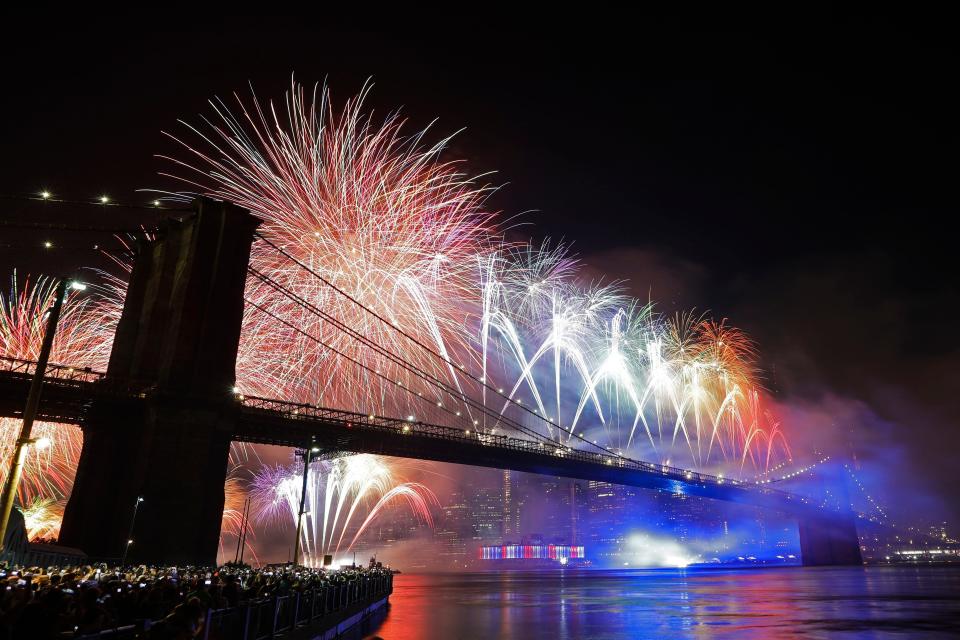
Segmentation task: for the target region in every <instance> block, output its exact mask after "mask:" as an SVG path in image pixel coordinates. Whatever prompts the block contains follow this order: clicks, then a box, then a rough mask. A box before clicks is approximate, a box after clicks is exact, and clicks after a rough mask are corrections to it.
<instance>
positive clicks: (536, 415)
mask: <svg viewBox="0 0 960 640" xmlns="http://www.w3.org/2000/svg"><path fill="white" fill-rule="evenodd" d="M254 236H256V237H257V238H259V239H260V240H263V242H265V243H266V244H267V245H269V246H270V247H272V248H273V249H274V250H275V251H277V252H278V253H280V254H281V255H282V256H284V257H285V258H287V259H288V260H290V261H291V262H293V263H294V264H295V265H297V266H298V267H300V268H301V269H303V270H304V271H306V272H307V273H309V274H310V275H312V276H313V277H315V278H317V279H318V280H320V281H321V282H322V283H323V284H325V285H326V286H328V287H330V289H331V290H333V291H334V292H335V293H337V294H339V295H341V296H343V297H344V298H346V299H347V300H349V301H350V302H352V303H353V304H354V305H356V306H358V307H359V308H360V309H362V310H363V311H365V312H366V313H368V314H369V315H371V316H373V317H374V318H376V319H377V320H378V321H380V322H381V323H383V324H384V325H385V326H387V327H389V328H390V329H392V330H393V331H396V332H397V333H399V334H400V335H402V336H403V337H405V338H406V339H407V340H409V341H411V342H412V343H413V344H415V345H416V346H418V347H420V348H421V349H423V350H424V351H426V352H427V353H428V354H430V355H431V356H433V357H434V358H436V359H438V360H440V361H441V362H443V363H444V364H446V365H448V366H450V367H451V368H452V369H453V370H454V371H457V370H458V369H459V371H460V373H461V374H462V375H464V376H466V377H467V378H469V379H471V380H473V381H474V382H475V383H477V384H479V385H480V386H482V387H483V388H485V389H487V391H489V392H491V393H492V394H495V395H498V396H500V397H501V398H503V399H504V400H506V401H507V402H508V403H509V404H510V405H511V406H513V407H515V408H519V409H520V410H521V411H525V412H526V413H527V414H529V415H530V416H532V417H533V418H535V419H537V420H539V421H540V422H543V423H546V424H547V425H550V426H553V427H556V428H557V430H558V431H560V432H564V433H567V434H569V436H570V437H571V438H575V439H577V440H578V441H580V442H582V443H584V444H585V445H587V447H588V448H593V449H597V450H599V451H602V452H604V453H605V454H607V453H610V451H609V449H607V448H606V447H603V446H601V445H598V444H595V443H593V442H592V441H590V440H588V439H587V438H584V437H583V436H580V435H578V434H577V433H576V432H574V431H572V430H566V429H564V428H563V427H562V426H561V425H559V424H557V423H556V422H554V421H553V420H550V419H548V418H547V416H544V415H540V414H539V413H537V412H535V411H534V410H533V409H531V408H529V407H527V406H525V405H523V404H521V403H519V402H516V401H514V400H513V398H511V397H510V396H508V395H507V394H505V393H503V392H502V391H501V390H500V389H499V388H498V387H494V386H492V385H490V384H488V383H487V382H486V381H485V380H483V379H481V378H479V377H477V376H476V375H474V374H472V373H470V372H469V371H467V370H466V368H464V367H459V368H458V367H457V366H456V365H455V364H454V363H453V362H451V361H450V359H449V358H446V357H444V356H443V355H442V354H440V353H438V352H437V351H435V350H434V349H433V348H432V347H430V346H429V345H427V344H424V343H423V342H422V341H420V340H418V339H417V338H416V337H415V336H412V335H410V334H409V333H407V332H406V331H404V330H403V329H401V328H400V327H398V326H397V325H395V324H393V323H392V322H390V321H389V320H387V319H386V318H384V317H383V316H382V315H380V314H379V313H377V312H376V311H375V310H373V309H371V308H370V307H368V306H367V305H365V304H363V303H362V302H360V301H359V300H357V299H356V298H354V297H353V296H352V295H350V294H349V293H347V292H346V291H344V290H343V289H341V288H340V287H338V286H337V285H335V284H334V283H333V282H331V281H330V280H328V279H327V278H325V277H323V276H322V275H320V274H319V273H317V272H316V271H314V270H313V269H311V268H310V267H309V266H307V265H306V264H304V263H303V262H301V261H300V260H298V259H297V258H296V257H294V256H293V255H291V254H290V253H289V252H288V251H286V250H285V249H283V248H282V247H280V246H278V245H277V244H275V243H274V242H272V241H271V240H270V239H269V238H267V237H266V236H264V235H263V234H262V233H260V232H259V231H255V232H254ZM281 286H282V285H281ZM294 295H296V294H294ZM308 304H309V303H308ZM459 393H460V394H461V395H462V392H459ZM498 415H502V414H498ZM538 436H539V434H538ZM540 437H543V436H540ZM550 442H551V443H553V442H554V441H553V440H550ZM621 457H622V456H621Z"/></svg>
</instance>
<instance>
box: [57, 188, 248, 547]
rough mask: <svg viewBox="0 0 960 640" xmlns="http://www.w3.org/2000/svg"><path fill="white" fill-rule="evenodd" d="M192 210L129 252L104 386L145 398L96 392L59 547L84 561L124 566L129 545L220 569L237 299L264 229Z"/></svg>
mask: <svg viewBox="0 0 960 640" xmlns="http://www.w3.org/2000/svg"><path fill="white" fill-rule="evenodd" d="M193 209H194V213H193V214H192V215H188V216H187V217H185V218H183V219H181V220H175V219H170V220H167V221H165V222H164V223H163V224H162V225H161V227H160V229H159V231H158V233H157V236H156V238H155V239H153V240H144V241H141V242H140V243H139V244H138V247H137V250H138V253H137V257H136V262H135V265H134V268H133V271H132V273H131V278H130V286H129V288H128V291H127V297H126V301H125V303H124V308H123V313H122V315H121V318H120V322H119V325H118V327H117V332H116V336H115V339H114V344H113V350H112V352H111V355H110V364H109V367H108V369H107V378H106V380H105V381H104V384H105V385H107V387H109V385H110V384H130V383H133V384H136V385H137V387H138V388H139V389H141V390H142V391H143V393H142V394H141V396H142V397H141V398H138V399H136V401H131V400H124V396H123V394H117V396H116V397H115V398H111V397H110V395H109V394H101V395H100V396H98V397H97V398H96V399H95V400H94V401H93V403H92V406H91V407H90V408H89V410H88V412H87V417H86V420H85V421H84V425H83V432H84V434H83V435H84V442H83V451H82V453H81V455H80V461H79V464H78V467H77V475H76V480H75V482H74V487H73V492H72V494H71V496H70V500H69V502H68V503H67V507H66V510H65V513H64V517H63V525H62V527H61V533H60V540H61V542H63V543H64V544H67V545H70V546H74V547H78V548H80V549H83V550H84V551H86V552H87V553H88V554H89V555H90V556H94V557H118V556H120V555H121V554H122V553H123V551H124V548H125V547H126V545H127V544H128V539H127V536H128V535H130V536H131V539H132V540H133V543H132V544H130V548H129V552H128V555H127V557H128V559H129V561H131V562H141V561H144V562H151V563H164V564H185V563H193V564H196V563H210V564H212V563H214V562H215V560H216V555H217V548H218V541H219V534H220V523H221V514H222V512H223V506H224V480H225V478H226V473H227V463H228V461H227V457H228V453H229V448H230V441H231V438H232V436H233V433H234V425H235V421H236V412H237V406H236V404H237V403H236V402H235V401H234V397H233V392H232V388H233V386H234V384H235V379H236V370H235V368H236V358H237V349H238V346H239V341H240V328H241V321H242V318H243V292H244V286H245V282H246V274H247V265H248V263H249V258H250V247H251V245H252V243H253V235H254V232H255V230H256V228H257V226H258V225H259V224H260V221H259V220H258V219H257V218H255V217H254V216H252V215H250V213H248V212H247V211H246V210H244V209H241V208H239V207H237V206H235V205H232V204H229V203H226V202H221V201H215V200H211V199H206V198H201V199H198V200H196V201H195V202H194V205H193ZM139 497H142V498H143V502H142V503H140V506H139V509H138V510H137V516H136V527H135V529H134V531H133V533H132V534H128V531H129V530H130V526H131V525H130V523H131V519H132V517H133V512H134V508H135V506H136V505H137V500H138V498H139Z"/></svg>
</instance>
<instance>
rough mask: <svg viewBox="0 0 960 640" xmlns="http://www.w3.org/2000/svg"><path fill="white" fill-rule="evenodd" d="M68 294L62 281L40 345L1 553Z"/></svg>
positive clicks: (2, 507)
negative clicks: (64, 300) (64, 302)
mask: <svg viewBox="0 0 960 640" xmlns="http://www.w3.org/2000/svg"><path fill="white" fill-rule="evenodd" d="M66 295H67V281H66V280H60V282H59V283H58V284H57V289H56V292H55V293H54V298H53V306H52V307H51V308H50V315H49V316H48V317H47V327H46V332H45V333H44V334H43V342H42V343H41V345H40V356H39V357H38V358H37V368H36V370H34V372H33V379H32V380H31V381H30V391H29V392H28V393H27V405H26V407H25V408H24V410H23V423H22V424H21V425H20V435H19V436H18V437H17V444H16V446H15V447H14V450H13V459H12V460H11V461H10V471H9V473H7V480H6V482H4V484H3V492H2V493H0V550H2V549H3V547H4V541H5V539H6V537H7V525H8V524H10V512H11V511H12V510H13V503H14V500H15V499H16V496H17V488H18V487H19V486H20V474H21V473H22V472H23V461H24V458H25V457H26V453H27V446H29V445H30V444H31V443H33V442H34V440H33V439H32V438H31V437H30V432H31V431H32V430H33V421H34V419H36V417H37V410H38V409H39V408H40V392H41V391H43V376H44V374H46V372H47V362H49V360H50V350H51V349H52V348H53V336H54V335H55V334H56V333H57V323H58V322H59V321H60V311H61V310H62V309H63V299H64V298H65V297H66Z"/></svg>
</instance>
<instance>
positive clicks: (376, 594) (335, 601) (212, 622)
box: [76, 573, 393, 640]
mask: <svg viewBox="0 0 960 640" xmlns="http://www.w3.org/2000/svg"><path fill="white" fill-rule="evenodd" d="M392 591H393V574H389V573H388V574H385V575H379V576H361V577H359V578H357V579H355V580H350V581H348V582H343V583H340V584H331V585H327V586H323V587H316V588H314V589H308V590H306V591H295V592H293V593H290V594H289V595H284V596H280V595H274V596H270V597H268V598H259V599H256V600H250V601H247V602H243V603H241V604H239V605H237V606H236V607H228V608H226V609H210V610H208V611H207V615H206V618H205V619H204V624H203V635H202V636H198V637H201V638H203V640H265V639H266V638H274V637H277V636H279V635H283V634H286V633H289V632H290V631H293V630H294V629H297V628H301V627H307V626H310V625H312V624H315V623H318V622H321V621H323V620H324V618H327V617H336V616H338V615H342V614H343V613H344V612H345V611H347V610H348V609H349V608H350V607H353V606H356V605H358V604H372V603H373V602H375V601H377V600H381V599H383V598H386V597H387V596H389V595H390V593H391V592H392ZM158 622H159V620H155V621H152V622H151V621H149V620H148V621H141V622H140V623H138V624H133V625H124V626H120V627H113V628H110V629H104V630H103V631H98V632H96V633H91V634H87V635H83V636H76V640H94V639H96V638H99V639H101V640H130V639H133V638H143V637H146V636H148V635H149V630H150V627H151V626H153V625H155V624H157V623H158ZM332 622H333V620H331V623H332ZM337 622H340V620H337Z"/></svg>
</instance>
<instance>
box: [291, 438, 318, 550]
mask: <svg viewBox="0 0 960 640" xmlns="http://www.w3.org/2000/svg"><path fill="white" fill-rule="evenodd" d="M318 453H320V447H318V446H316V445H313V444H311V446H310V448H309V449H301V450H299V451H297V453H296V455H297V457H298V458H299V457H302V458H303V487H301V489H300V511H299V512H298V513H297V532H296V534H295V535H296V539H294V541H293V564H294V566H297V565H299V564H300V532H301V531H303V508H304V506H305V503H306V499H307V477H308V475H309V473H310V463H311V462H313V460H314V459H315V458H316V457H317V454H318Z"/></svg>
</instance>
